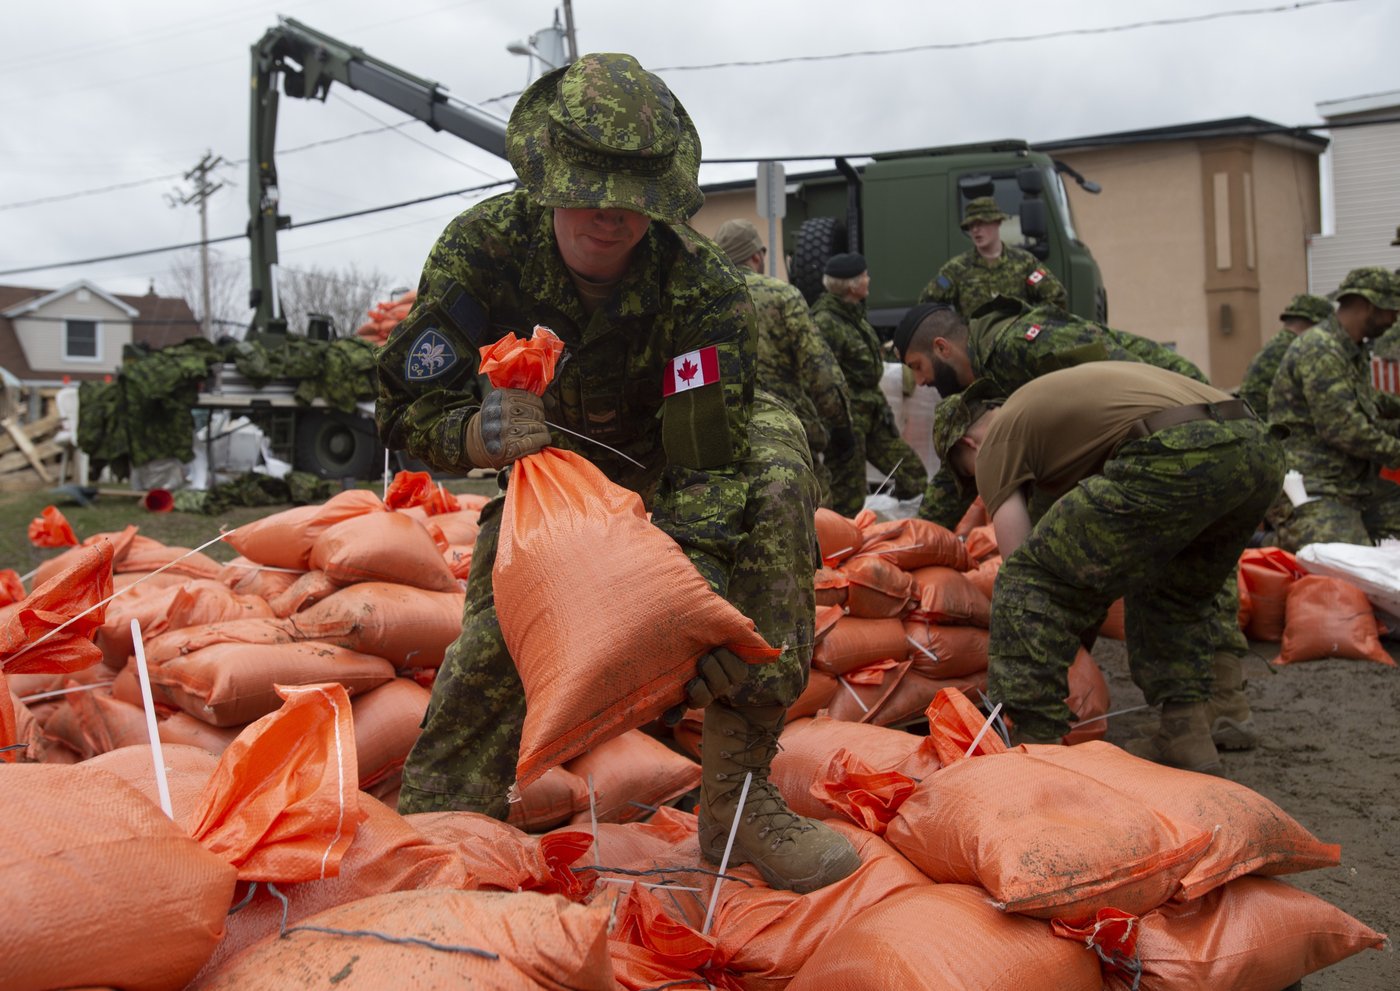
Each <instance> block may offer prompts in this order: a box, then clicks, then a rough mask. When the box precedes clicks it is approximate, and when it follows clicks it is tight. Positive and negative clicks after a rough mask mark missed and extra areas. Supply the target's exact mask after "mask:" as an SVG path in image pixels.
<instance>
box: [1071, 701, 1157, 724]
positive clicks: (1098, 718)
mask: <svg viewBox="0 0 1400 991" xmlns="http://www.w3.org/2000/svg"><path fill="white" fill-rule="evenodd" d="M1151 708H1152V706H1150V705H1135V706H1132V707H1130V708H1127V709H1119V710H1118V711H1117V712H1105V713H1104V714H1103V715H1102V716H1094V717H1093V718H1092V719H1081V720H1079V722H1077V723H1070V724H1069V728H1070V729H1079V727H1081V726H1088V725H1089V724H1090V723H1097V722H1100V721H1106V720H1109V719H1112V718H1114V717H1115V716H1126V715H1127V714H1128V713H1130V712H1141V711H1142V710H1143V709H1151Z"/></svg>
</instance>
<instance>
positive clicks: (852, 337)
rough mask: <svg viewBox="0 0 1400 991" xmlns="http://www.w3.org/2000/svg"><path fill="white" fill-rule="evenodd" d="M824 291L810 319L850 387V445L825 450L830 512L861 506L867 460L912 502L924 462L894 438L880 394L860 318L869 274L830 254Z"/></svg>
mask: <svg viewBox="0 0 1400 991" xmlns="http://www.w3.org/2000/svg"><path fill="white" fill-rule="evenodd" d="M822 285H823V286H824V287H825V289H826V291H825V292H823V293H822V294H821V295H820V296H818V297H817V298H816V301H815V302H813V303H812V320H813V322H815V323H816V325H817V329H818V330H819V331H821V334H822V337H824V338H825V339H826V342H827V344H828V345H830V346H831V352H832V354H834V355H835V356H836V360H837V362H838V363H839V364H840V366H841V370H842V372H844V373H845V376H846V384H847V385H848V386H849V388H850V404H851V428H852V431H853V434H854V437H853V441H854V442H853V443H852V444H851V446H850V448H849V449H847V450H845V451H838V450H828V451H827V458H826V461H827V466H828V467H829V468H830V469H831V508H832V509H834V510H836V511H837V512H838V513H842V514H844V515H846V516H854V515H855V514H856V513H858V512H860V509H861V507H862V506H864V505H865V497H866V494H867V492H868V486H867V485H866V481H865V463H866V462H867V461H868V462H870V463H871V464H872V465H874V466H875V467H876V468H878V469H879V470H880V471H882V472H884V473H885V474H886V475H890V476H891V477H892V479H893V482H894V495H895V497H896V498H899V499H912V498H913V497H914V496H916V495H918V494H919V493H920V492H922V491H923V489H924V485H925V483H926V482H927V480H928V475H927V473H926V472H925V471H924V462H923V459H921V458H920V457H919V455H918V453H917V452H916V451H915V450H914V449H913V448H912V447H910V446H909V444H908V442H906V441H905V440H904V438H903V437H901V436H900V435H899V428H898V427H897V426H896V425H895V422H894V411H893V410H891V409H890V404H889V401H888V400H886V399H885V394H884V393H883V392H882V391H880V379H881V377H882V376H883V375H884V373H885V359H884V353H883V349H882V347H881V345H880V338H879V335H877V334H876V333H875V328H874V327H872V326H870V321H868V320H866V319H865V298H866V296H868V295H869V294H870V272H869V271H868V270H867V268H866V264H865V258H864V256H862V255H859V254H856V253H854V252H852V253H850V254H841V255H833V256H832V257H831V258H830V259H828V260H827V263H826V270H825V272H824V273H823V274H822Z"/></svg>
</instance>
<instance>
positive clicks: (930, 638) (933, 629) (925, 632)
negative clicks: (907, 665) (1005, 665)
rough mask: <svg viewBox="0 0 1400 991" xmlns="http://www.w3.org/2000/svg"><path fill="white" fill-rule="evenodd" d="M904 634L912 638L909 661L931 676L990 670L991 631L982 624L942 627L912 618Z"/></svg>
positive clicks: (956, 676) (950, 676) (941, 676)
mask: <svg viewBox="0 0 1400 991" xmlns="http://www.w3.org/2000/svg"><path fill="white" fill-rule="evenodd" d="M904 635H905V636H906V637H907V638H908V639H909V640H912V641H913V644H911V649H910V651H909V660H911V661H913V662H914V670H915V671H916V672H918V673H919V674H925V675H928V676H929V677H930V678H961V677H963V676H965V675H969V674H976V673H977V672H978V671H985V670H987V644H988V641H989V640H990V638H991V634H990V633H988V632H987V631H986V630H985V629H984V628H982V627H980V626H940V625H938V624H936V623H931V622H929V621H928V620H925V619H920V618H917V617H911V618H909V619H906V620H905V621H904Z"/></svg>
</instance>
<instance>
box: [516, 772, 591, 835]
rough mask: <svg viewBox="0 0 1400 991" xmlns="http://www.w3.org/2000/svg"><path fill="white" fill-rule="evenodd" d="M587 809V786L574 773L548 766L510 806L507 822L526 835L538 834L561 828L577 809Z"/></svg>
mask: <svg viewBox="0 0 1400 991" xmlns="http://www.w3.org/2000/svg"><path fill="white" fill-rule="evenodd" d="M586 808H588V785H587V783H585V782H584V780H583V779H582V778H580V777H579V776H578V775H577V774H572V773H570V772H569V771H566V770H564V769H563V768H562V767H551V768H550V769H549V770H548V771H545V772H544V774H542V775H540V776H539V778H537V779H536V780H534V781H532V782H530V783H529V784H528V785H526V786H525V788H523V789H522V790H521V792H520V801H518V802H514V801H513V802H511V803H510V813H509V818H508V819H507V821H508V822H509V823H510V824H511V825H512V826H514V827H515V828H516V829H521V830H524V831H525V832H527V833H542V832H545V831H546V830H550V829H554V828H555V827H557V826H562V825H564V824H565V823H567V822H568V821H569V820H570V819H572V818H573V817H574V813H575V812H577V811H579V810H580V809H586Z"/></svg>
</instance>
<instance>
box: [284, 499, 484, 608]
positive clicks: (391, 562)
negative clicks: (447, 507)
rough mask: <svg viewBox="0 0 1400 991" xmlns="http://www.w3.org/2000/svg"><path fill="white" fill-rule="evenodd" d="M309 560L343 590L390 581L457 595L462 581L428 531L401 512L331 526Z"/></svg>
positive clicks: (368, 515) (320, 539) (314, 548)
mask: <svg viewBox="0 0 1400 991" xmlns="http://www.w3.org/2000/svg"><path fill="white" fill-rule="evenodd" d="M308 561H309V563H310V565H311V567H312V568H315V569H320V570H321V571H324V572H325V573H326V575H327V576H328V577H329V578H330V580H331V581H333V582H336V583H337V584H340V585H353V584H355V583H356V582H390V583H393V584H398V585H415V586H417V587H418V588H426V589H430V590H432V591H435V592H455V591H456V590H457V589H458V587H459V586H458V585H457V579H455V578H453V577H452V572H451V571H449V570H448V568H447V562H445V561H444V560H443V559H442V552H441V551H440V550H438V548H437V545H436V544H435V543H434V542H433V538H432V537H431V536H430V535H429V534H428V531H427V530H425V529H423V527H421V526H419V525H418V523H416V522H415V521H414V520H413V518H412V517H409V516H404V515H403V514H401V513H365V514H364V515H362V516H356V517H352V518H351V519H348V520H345V521H344V522H342V523H337V524H336V525H335V526H333V527H330V528H329V529H327V530H326V532H325V533H323V534H321V536H320V537H318V538H317V539H316V543H315V544H314V545H313V546H312V548H311V556H310V558H308Z"/></svg>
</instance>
